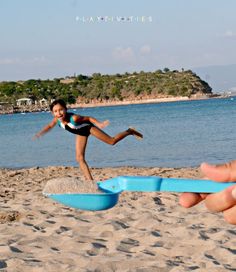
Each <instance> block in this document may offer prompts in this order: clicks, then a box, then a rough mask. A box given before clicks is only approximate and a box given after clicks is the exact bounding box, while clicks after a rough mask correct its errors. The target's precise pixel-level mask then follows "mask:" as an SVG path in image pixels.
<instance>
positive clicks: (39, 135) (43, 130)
mask: <svg viewBox="0 0 236 272" xmlns="http://www.w3.org/2000/svg"><path fill="white" fill-rule="evenodd" d="M56 124H57V119H56V118H54V119H53V120H52V122H51V123H49V124H47V125H46V126H45V127H44V128H43V129H42V130H40V131H39V132H38V133H36V134H35V135H34V137H33V140H35V139H37V138H39V137H41V136H43V135H44V134H45V133H47V132H48V131H49V130H51V129H52V128H53V127H55V125H56Z"/></svg>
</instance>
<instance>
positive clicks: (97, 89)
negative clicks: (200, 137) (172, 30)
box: [0, 68, 212, 104]
mask: <svg viewBox="0 0 236 272" xmlns="http://www.w3.org/2000/svg"><path fill="white" fill-rule="evenodd" d="M196 94H199V95H201V94H202V95H205V94H208V95H210V94H212V89H211V87H210V86H209V85H208V84H207V83H206V82H205V81H203V80H201V78H200V77H198V76H197V75H196V74H195V73H193V72H192V71H191V70H188V71H184V70H183V71H170V70H169V69H168V68H165V69H164V70H163V71H162V70H157V71H155V72H143V71H141V72H139V73H137V72H134V73H125V74H116V75H101V74H99V73H96V74H93V75H92V76H85V75H78V76H75V77H67V78H65V79H62V78H60V79H58V78H57V79H54V80H35V79H30V80H27V81H18V82H1V83H0V102H9V103H12V104H14V103H15V101H16V100H17V99H19V98H25V97H28V98H32V99H33V100H40V99H42V98H44V99H47V100H49V101H50V100H51V99H55V98H58V97H60V98H63V99H65V100H66V102H68V103H75V102H76V101H78V100H79V101H81V102H85V103H89V102H90V101H92V100H93V101H94V100H96V101H104V100H111V101H113V100H132V99H134V98H135V99H138V98H158V97H169V96H188V97H191V96H193V95H196Z"/></svg>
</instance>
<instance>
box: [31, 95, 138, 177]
mask: <svg viewBox="0 0 236 272" xmlns="http://www.w3.org/2000/svg"><path fill="white" fill-rule="evenodd" d="M50 110H51V112H52V115H53V116H54V118H53V120H52V122H50V123H49V124H48V125H46V126H45V127H44V128H43V129H42V130H41V131H40V132H38V133H37V134H36V135H35V136H34V138H39V137H40V136H42V135H43V134H45V133H46V132H48V131H49V130H51V129H52V128H53V127H55V126H56V125H57V124H58V125H59V126H60V127H61V128H63V129H65V130H67V131H69V132H71V133H73V134H76V146H75V148H76V160H77V162H78V163H79V165H80V169H81V171H82V173H83V175H84V177H85V179H86V180H93V178H92V175H91V172H90V170H89V167H88V164H87V162H86V161H85V149H86V145H87V140H88V137H89V135H90V134H91V135H93V136H94V137H96V138H97V139H99V140H100V141H102V142H104V143H106V144H109V145H115V144H116V143H118V142H119V141H121V140H122V139H124V138H125V137H127V136H129V135H133V136H135V137H136V138H139V139H141V138H143V135H142V134H141V133H139V132H138V131H136V130H135V129H133V128H128V129H127V130H125V131H123V132H120V133H118V134H117V135H115V136H114V137H111V136H109V135H108V134H106V133H105V132H104V131H102V129H103V128H105V127H106V126H108V125H109V121H108V120H106V121H103V122H99V121H98V120H96V119H95V118H93V117H90V116H81V115H77V114H74V113H70V112H67V107H66V103H65V102H64V101H63V100H62V99H57V100H54V101H53V103H52V104H51V105H50Z"/></svg>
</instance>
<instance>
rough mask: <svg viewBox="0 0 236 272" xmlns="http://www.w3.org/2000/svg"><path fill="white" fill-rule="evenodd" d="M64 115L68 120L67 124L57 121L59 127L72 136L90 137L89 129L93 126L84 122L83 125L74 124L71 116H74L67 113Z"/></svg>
mask: <svg viewBox="0 0 236 272" xmlns="http://www.w3.org/2000/svg"><path fill="white" fill-rule="evenodd" d="M66 115H67V117H68V119H69V122H68V123H67V124H66V125H65V124H63V123H62V122H61V121H60V120H57V123H58V125H59V127H61V128H63V129H65V130H67V131H69V132H71V133H73V134H77V135H81V136H86V137H88V136H89V135H90V129H91V127H93V126H94V125H93V124H92V123H91V122H89V121H86V122H83V123H76V122H75V121H74V119H73V116H74V115H75V114H73V113H69V112H68V113H67V114H66Z"/></svg>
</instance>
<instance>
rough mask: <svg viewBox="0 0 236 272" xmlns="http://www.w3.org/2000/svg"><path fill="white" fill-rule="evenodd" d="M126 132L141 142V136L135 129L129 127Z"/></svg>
mask: <svg viewBox="0 0 236 272" xmlns="http://www.w3.org/2000/svg"><path fill="white" fill-rule="evenodd" d="M128 132H130V134H131V135H133V136H134V137H135V138H136V139H138V140H141V139H143V134H141V133H140V132H138V131H137V130H136V129H135V128H133V127H130V128H129V129H128Z"/></svg>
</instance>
